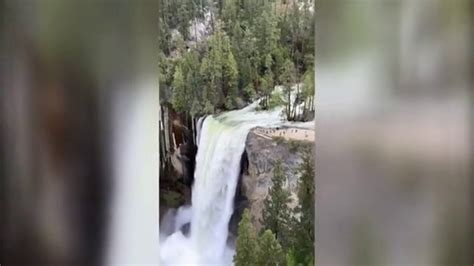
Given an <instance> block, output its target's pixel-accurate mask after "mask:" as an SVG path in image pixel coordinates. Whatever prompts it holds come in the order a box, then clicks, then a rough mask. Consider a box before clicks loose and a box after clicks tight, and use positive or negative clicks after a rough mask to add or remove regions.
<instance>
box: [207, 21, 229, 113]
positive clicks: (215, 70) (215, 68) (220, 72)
mask: <svg viewBox="0 0 474 266" xmlns="http://www.w3.org/2000/svg"><path fill="white" fill-rule="evenodd" d="M201 76H202V77H203V81H204V84H203V85H204V90H203V100H204V103H205V109H206V111H211V109H212V111H213V110H214V108H215V107H219V106H221V105H223V104H225V97H227V96H228V94H231V95H230V97H231V100H230V101H229V103H228V104H227V105H228V108H233V107H234V105H233V103H234V102H235V97H236V96H237V95H233V94H236V93H235V89H236V86H237V77H238V71H237V64H236V62H235V59H234V56H233V54H232V51H231V47H230V41H229V37H228V36H227V35H226V33H225V32H224V31H223V30H222V23H221V22H220V21H217V22H216V25H215V31H214V33H213V35H212V36H211V37H210V38H209V51H208V52H207V53H206V55H205V56H204V58H203V60H202V64H201Z"/></svg>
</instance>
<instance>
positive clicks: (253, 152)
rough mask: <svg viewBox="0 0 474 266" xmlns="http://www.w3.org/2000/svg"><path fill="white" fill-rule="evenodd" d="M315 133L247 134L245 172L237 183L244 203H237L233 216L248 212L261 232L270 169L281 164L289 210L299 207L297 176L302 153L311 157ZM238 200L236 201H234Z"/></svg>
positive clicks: (293, 130) (274, 131)
mask: <svg viewBox="0 0 474 266" xmlns="http://www.w3.org/2000/svg"><path fill="white" fill-rule="evenodd" d="M314 133H315V132H314V130H312V129H303V128H295V127H285V128H279V129H270V128H261V127H257V128H254V129H252V130H251V131H250V133H249V135H248V136H247V141H246V144H245V154H244V156H243V160H247V162H246V163H243V164H242V165H243V166H244V169H242V170H243V171H242V176H241V180H240V184H239V185H240V186H239V188H240V191H238V193H237V195H236V196H239V197H238V198H240V199H245V202H240V203H239V202H236V208H237V209H236V215H237V216H240V213H241V211H242V210H243V208H245V207H247V208H249V209H250V213H251V215H252V220H253V223H254V224H255V226H256V227H257V229H260V219H261V217H262V209H263V202H264V200H265V197H266V196H267V194H268V189H269V188H270V187H271V186H272V177H273V168H274V165H275V163H276V162H277V161H280V162H281V164H282V168H283V171H284V173H285V174H286V177H287V181H286V184H285V186H286V187H287V189H289V190H290V192H291V197H292V199H293V200H292V203H291V206H290V207H294V206H296V205H297V204H298V198H297V189H298V179H299V176H298V174H297V173H296V172H297V171H296V170H297V169H298V167H299V165H300V163H301V162H302V154H303V152H305V151H307V150H309V151H311V152H312V154H314V146H315V145H314ZM236 198H237V197H236Z"/></svg>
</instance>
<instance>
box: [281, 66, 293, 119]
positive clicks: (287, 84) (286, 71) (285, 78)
mask: <svg viewBox="0 0 474 266" xmlns="http://www.w3.org/2000/svg"><path fill="white" fill-rule="evenodd" d="M295 72H296V70H295V65H294V64H293V62H292V61H291V60H289V59H287V60H286V61H285V63H284V65H283V71H282V73H281V81H282V83H283V84H282V85H283V88H284V93H285V100H286V110H285V112H286V117H287V119H288V120H292V119H293V117H292V105H293V102H292V101H291V86H292V85H293V84H294V83H295V82H296V75H295V74H296V73H295Z"/></svg>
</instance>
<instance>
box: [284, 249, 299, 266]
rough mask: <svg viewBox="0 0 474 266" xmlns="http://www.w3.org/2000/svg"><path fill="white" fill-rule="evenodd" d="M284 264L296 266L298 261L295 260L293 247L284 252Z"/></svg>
mask: <svg viewBox="0 0 474 266" xmlns="http://www.w3.org/2000/svg"><path fill="white" fill-rule="evenodd" d="M286 266H298V261H297V260H296V257H295V253H294V251H293V249H290V250H289V251H288V253H286Z"/></svg>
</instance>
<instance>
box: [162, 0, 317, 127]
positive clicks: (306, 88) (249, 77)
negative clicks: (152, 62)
mask: <svg viewBox="0 0 474 266" xmlns="http://www.w3.org/2000/svg"><path fill="white" fill-rule="evenodd" d="M160 5H161V8H160V9H159V23H160V27H159V29H160V33H159V42H158V44H159V48H160V53H159V56H158V59H159V73H158V75H159V81H160V93H161V96H160V98H161V100H162V101H164V102H168V103H171V105H172V107H173V109H175V110H176V111H178V112H181V113H183V114H185V115H187V116H191V117H195V116H197V115H202V114H209V113H216V112H219V111H222V110H231V109H235V108H239V107H242V105H244V104H245V103H248V102H250V101H252V100H255V99H256V98H262V99H263V100H262V102H261V108H263V109H266V108H271V107H273V106H275V105H278V104H285V105H286V116H287V118H288V119H289V120H298V119H299V120H301V119H304V117H305V116H306V114H307V113H309V112H313V111H314V107H313V106H314V77H313V76H314V12H313V11H312V6H313V1H311V0H293V1H290V0H219V1H215V2H213V1H206V0H160ZM197 24H201V25H206V26H208V28H209V29H208V32H207V34H205V36H201V34H200V33H199V32H198V29H197V28H196V27H194V25H197ZM295 84H298V86H297V89H296V90H297V97H295V98H293V99H291V100H290V88H291V87H292V86H293V87H294V86H295ZM300 84H301V86H300ZM276 85H280V86H282V91H281V92H280V94H281V95H280V96H283V97H282V99H283V100H282V99H280V98H279V97H275V96H273V97H272V91H273V88H274V87H275V86H276ZM303 102H304V106H305V110H304V113H305V114H304V115H303V116H301V114H300V117H298V116H297V114H296V112H295V107H296V105H297V104H301V103H303Z"/></svg>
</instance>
